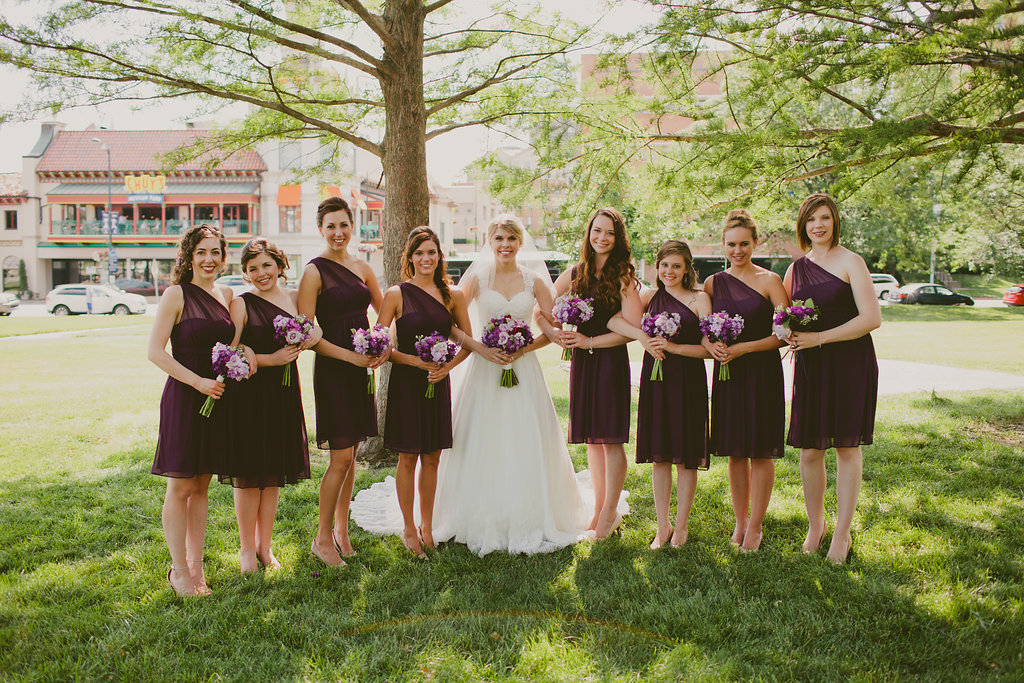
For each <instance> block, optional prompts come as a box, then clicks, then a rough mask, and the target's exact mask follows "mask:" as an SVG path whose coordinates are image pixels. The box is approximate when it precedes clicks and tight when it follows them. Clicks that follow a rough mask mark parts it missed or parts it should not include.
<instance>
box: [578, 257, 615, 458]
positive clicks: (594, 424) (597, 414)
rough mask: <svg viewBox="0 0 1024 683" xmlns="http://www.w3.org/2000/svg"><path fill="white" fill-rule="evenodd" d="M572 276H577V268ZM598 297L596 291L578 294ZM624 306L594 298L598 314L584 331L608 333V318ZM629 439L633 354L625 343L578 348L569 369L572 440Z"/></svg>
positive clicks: (583, 326) (612, 441) (582, 327)
mask: <svg viewBox="0 0 1024 683" xmlns="http://www.w3.org/2000/svg"><path fill="white" fill-rule="evenodd" d="M572 276H573V277H575V276H576V267H575V266H574V267H573V271H572ZM576 294H577V296H582V297H588V296H594V293H593V292H586V293H580V292H577V293H576ZM619 309H620V306H619V305H615V306H608V305H607V304H602V303H600V302H598V301H597V300H596V299H595V300H594V315H593V317H591V318H590V320H588V321H587V322H585V323H583V324H581V325H580V326H579V328H578V331H579V333H580V334H584V335H586V336H588V337H597V336H600V335H602V334H608V332H609V329H608V321H609V320H611V319H612V316H613V315H615V314H616V313H618V312H619ZM628 441H629V355H628V353H627V352H626V346H625V344H623V345H620V346H613V347H611V348H602V349H594V350H593V352H592V353H591V352H590V351H589V350H588V349H585V348H577V349H576V350H574V351H573V353H572V367H571V369H570V370H569V443H590V444H620V443H626V442H628Z"/></svg>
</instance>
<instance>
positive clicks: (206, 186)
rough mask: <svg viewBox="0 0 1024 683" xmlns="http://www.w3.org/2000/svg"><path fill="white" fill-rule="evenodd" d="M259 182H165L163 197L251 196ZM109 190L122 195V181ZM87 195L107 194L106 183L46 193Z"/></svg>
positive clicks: (64, 187)
mask: <svg viewBox="0 0 1024 683" xmlns="http://www.w3.org/2000/svg"><path fill="white" fill-rule="evenodd" d="M259 187H260V184H259V183H242V182H237V183H197V182H189V183H167V185H166V187H165V188H164V197H165V198H166V197H168V196H169V195H197V194H198V195H215V194H219V195H226V194H234V195H246V196H252V195H255V194H256V193H257V192H258V191H259ZM110 189H111V191H112V192H113V194H116V195H123V194H124V193H125V188H124V184H123V183H115V184H114V185H112V186H111V188H110ZM72 195H75V196H81V195H89V196H95V197H101V196H102V197H106V196H107V184H106V183H61V184H60V185H58V186H57V187H55V188H53V189H52V190H50V191H49V192H47V193H46V196H47V197H53V198H56V197H64V196H72Z"/></svg>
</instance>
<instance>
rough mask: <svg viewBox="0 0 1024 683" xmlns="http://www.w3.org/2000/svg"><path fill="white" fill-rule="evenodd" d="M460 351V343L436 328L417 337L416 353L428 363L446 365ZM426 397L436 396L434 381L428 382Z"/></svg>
mask: <svg viewBox="0 0 1024 683" xmlns="http://www.w3.org/2000/svg"><path fill="white" fill-rule="evenodd" d="M458 352H459V345H458V344H456V343H455V342H453V341H450V340H449V339H448V337H445V336H442V335H441V333H440V332H438V331H437V330H434V331H433V332H431V333H430V334H427V335H422V334H421V335H420V336H418V337H416V355H418V356H419V357H420V360H423V361H426V362H428V363H437V364H438V365H444V364H445V363H447V362H448V361H450V360H451V359H452V358H455V354H457V353H458ZM423 396H424V398H434V383H433V382H427V393H425V394H424V395H423Z"/></svg>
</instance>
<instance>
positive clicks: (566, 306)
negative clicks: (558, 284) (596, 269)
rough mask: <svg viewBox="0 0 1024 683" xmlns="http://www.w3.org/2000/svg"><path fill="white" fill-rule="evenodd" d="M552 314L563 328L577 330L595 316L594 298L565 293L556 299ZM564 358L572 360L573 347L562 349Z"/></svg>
mask: <svg viewBox="0 0 1024 683" xmlns="http://www.w3.org/2000/svg"><path fill="white" fill-rule="evenodd" d="M551 315H552V316H554V318H555V320H557V321H558V322H560V323H562V329H565V328H566V327H569V328H571V329H572V330H575V329H576V327H577V326H579V325H580V324H581V323H585V322H587V321H588V320H590V319H591V318H593V317H594V298H593V297H587V298H586V299H584V298H582V297H578V296H576V295H574V294H568V293H567V294H563V295H562V296H560V297H558V298H557V299H555V305H554V306H552V307H551ZM562 360H572V349H562Z"/></svg>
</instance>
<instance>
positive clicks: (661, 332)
mask: <svg viewBox="0 0 1024 683" xmlns="http://www.w3.org/2000/svg"><path fill="white" fill-rule="evenodd" d="M679 326H680V317H679V314H678V313H668V312H666V311H662V312H660V313H648V314H646V315H644V318H643V320H641V321H640V329H641V330H643V332H644V334H646V335H647V336H648V337H663V338H665V339H668V340H669V341H671V340H672V339H673V338H674V337H675V336H676V335H677V334H679ZM661 380H662V372H661V359H660V358H655V359H654V367H652V368H651V381H652V382H660V381H661Z"/></svg>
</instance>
